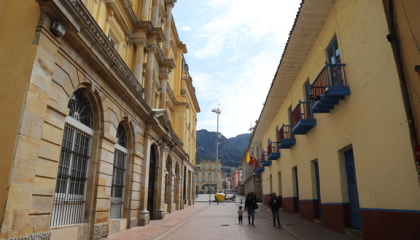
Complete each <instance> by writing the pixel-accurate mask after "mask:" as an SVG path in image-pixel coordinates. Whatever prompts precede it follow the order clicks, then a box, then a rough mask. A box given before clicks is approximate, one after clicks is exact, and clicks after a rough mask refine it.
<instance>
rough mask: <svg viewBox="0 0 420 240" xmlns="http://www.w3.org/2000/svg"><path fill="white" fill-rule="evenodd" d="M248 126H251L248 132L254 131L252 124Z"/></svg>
mask: <svg viewBox="0 0 420 240" xmlns="http://www.w3.org/2000/svg"><path fill="white" fill-rule="evenodd" d="M250 125H251V127H250V128H249V130H248V131H250V132H252V130H254V128H253V127H252V123H251V124H250Z"/></svg>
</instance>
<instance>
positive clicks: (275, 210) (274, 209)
mask: <svg viewBox="0 0 420 240" xmlns="http://www.w3.org/2000/svg"><path fill="white" fill-rule="evenodd" d="M268 207H269V208H270V209H271V214H273V226H274V227H275V226H276V219H277V223H278V226H279V227H281V224H280V215H279V209H280V199H279V198H278V197H277V196H276V193H272V194H271V199H270V203H269V204H268Z"/></svg>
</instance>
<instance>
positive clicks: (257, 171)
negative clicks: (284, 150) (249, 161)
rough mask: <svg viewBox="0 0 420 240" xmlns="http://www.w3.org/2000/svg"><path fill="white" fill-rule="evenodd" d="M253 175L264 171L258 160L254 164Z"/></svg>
mask: <svg viewBox="0 0 420 240" xmlns="http://www.w3.org/2000/svg"><path fill="white" fill-rule="evenodd" d="M254 169H255V172H254V174H255V175H260V174H261V173H262V172H263V171H264V166H263V165H262V164H261V163H260V161H258V162H257V163H256V164H254Z"/></svg>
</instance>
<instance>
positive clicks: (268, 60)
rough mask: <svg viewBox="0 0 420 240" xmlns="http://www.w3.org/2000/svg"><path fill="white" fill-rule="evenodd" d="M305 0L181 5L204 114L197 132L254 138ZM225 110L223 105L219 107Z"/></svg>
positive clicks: (181, 27)
mask: <svg viewBox="0 0 420 240" xmlns="http://www.w3.org/2000/svg"><path fill="white" fill-rule="evenodd" d="M300 3H301V0H259V1H255V0H178V1H177V2H176V3H175V7H174V9H173V10H172V14H173V16H174V19H175V24H176V27H177V30H178V35H179V38H180V40H181V41H182V42H183V43H184V44H186V46H187V50H188V53H186V54H185V55H184V56H185V59H186V62H187V64H188V67H189V73H190V76H191V77H192V80H193V86H194V87H195V93H196V96H197V100H198V104H199V105H200V110H201V112H200V113H198V114H197V118H198V120H197V130H200V129H206V130H208V131H211V132H216V130H217V114H216V113H214V112H212V110H213V109H217V108H219V110H220V111H221V113H220V114H219V124H218V125H219V132H220V133H221V134H223V135H224V136H225V137H227V138H231V137H235V136H237V135H239V134H244V133H250V131H249V129H250V128H251V127H253V126H255V121H256V120H258V118H259V116H260V113H261V110H262V108H263V104H264V102H265V100H266V97H267V94H268V91H269V89H270V86H271V83H272V81H273V79H274V75H275V73H276V71H277V67H278V65H279V63H280V59H281V56H282V54H283V50H284V47H285V44H286V42H287V40H288V38H289V33H290V30H291V29H292V26H293V23H294V21H295V18H296V14H297V12H298V9H299V7H300ZM219 104H220V105H219Z"/></svg>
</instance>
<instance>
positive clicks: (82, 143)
mask: <svg viewBox="0 0 420 240" xmlns="http://www.w3.org/2000/svg"><path fill="white" fill-rule="evenodd" d="M67 107H68V108H69V109H70V116H68V117H66V123H65V126H64V132H63V141H62V144H61V154H60V161H59V164H58V173H57V182H56V188H55V194H54V204H53V210H52V217H51V226H60V225H69V224H76V223H82V222H83V218H84V215H83V213H84V208H85V202H86V198H85V195H86V181H87V170H88V165H89V158H90V156H89V154H90V150H89V149H90V144H91V137H92V135H93V130H92V127H93V123H92V110H91V107H90V103H89V100H88V99H87V97H86V96H85V94H84V93H83V91H82V90H80V89H79V90H77V91H75V92H74V94H73V95H72V96H71V98H70V101H69V104H68V106H67Z"/></svg>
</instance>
